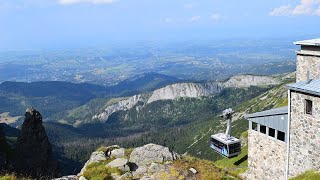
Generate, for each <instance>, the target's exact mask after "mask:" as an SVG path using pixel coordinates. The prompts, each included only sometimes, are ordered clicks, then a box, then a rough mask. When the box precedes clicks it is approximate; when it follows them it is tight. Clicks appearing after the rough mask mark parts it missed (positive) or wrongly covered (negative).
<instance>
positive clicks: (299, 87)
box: [287, 79, 320, 96]
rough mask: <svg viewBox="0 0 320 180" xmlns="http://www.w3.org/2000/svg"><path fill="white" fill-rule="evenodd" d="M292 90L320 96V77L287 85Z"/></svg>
mask: <svg viewBox="0 0 320 180" xmlns="http://www.w3.org/2000/svg"><path fill="white" fill-rule="evenodd" d="M287 87H288V88H289V89H290V90H294V91H299V92H304V93H307V94H314V95H318V96H320V79H311V80H309V81H302V82H297V83H294V84H289V85H288V86H287Z"/></svg>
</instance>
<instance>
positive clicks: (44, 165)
mask: <svg viewBox="0 0 320 180" xmlns="http://www.w3.org/2000/svg"><path fill="white" fill-rule="evenodd" d="M16 154H17V155H18V156H19V157H17V158H16V160H15V161H16V162H15V163H14V164H15V165H14V166H15V170H16V171H17V172H18V173H21V174H25V175H28V176H31V177H34V178H37V177H43V176H48V177H55V176H58V163H57V161H55V160H54V159H53V154H52V146H51V143H50V142H49V139H48V136H47V133H46V130H45V129H44V127H43V125H42V116H41V114H40V113H39V112H38V111H36V110H35V109H33V108H28V109H27V111H26V113H25V120H24V122H23V124H22V128H21V132H20V134H19V136H18V139H17V143H16Z"/></svg>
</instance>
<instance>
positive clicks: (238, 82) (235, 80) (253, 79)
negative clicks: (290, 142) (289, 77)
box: [222, 75, 281, 88]
mask: <svg viewBox="0 0 320 180" xmlns="http://www.w3.org/2000/svg"><path fill="white" fill-rule="evenodd" d="M280 83H281V81H280V80H278V79H277V78H275V77H272V76H256V75H238V76H233V77H231V78H230V79H229V80H228V81H226V82H224V83H223V84H222V86H223V87H236V88H243V87H249V86H263V85H276V84H280Z"/></svg>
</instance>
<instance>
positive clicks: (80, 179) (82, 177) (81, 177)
mask: <svg viewBox="0 0 320 180" xmlns="http://www.w3.org/2000/svg"><path fill="white" fill-rule="evenodd" d="M79 180H87V178H85V177H84V176H80V177H79Z"/></svg>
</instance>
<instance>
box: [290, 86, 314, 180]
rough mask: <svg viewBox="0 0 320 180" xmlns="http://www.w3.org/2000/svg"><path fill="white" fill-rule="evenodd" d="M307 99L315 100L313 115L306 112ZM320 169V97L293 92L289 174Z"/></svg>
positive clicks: (293, 174)
mask: <svg viewBox="0 0 320 180" xmlns="http://www.w3.org/2000/svg"><path fill="white" fill-rule="evenodd" d="M305 99H308V100H311V101H312V102H313V115H309V114H305ZM312 169H318V170H320V97H314V96H311V95H305V94H300V93H295V92H292V93H291V122H290V150H289V176H290V177H292V176H295V175H298V174H300V173H303V172H304V171H306V170H312Z"/></svg>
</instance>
